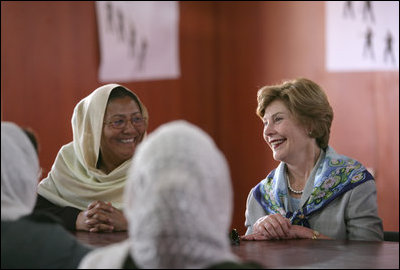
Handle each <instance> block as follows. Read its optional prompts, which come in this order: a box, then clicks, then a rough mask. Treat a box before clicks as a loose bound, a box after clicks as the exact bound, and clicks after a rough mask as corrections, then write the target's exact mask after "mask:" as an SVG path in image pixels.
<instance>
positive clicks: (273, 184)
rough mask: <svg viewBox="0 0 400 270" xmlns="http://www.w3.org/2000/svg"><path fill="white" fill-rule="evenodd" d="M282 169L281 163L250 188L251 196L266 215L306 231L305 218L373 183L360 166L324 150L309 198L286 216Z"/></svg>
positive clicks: (283, 168) (331, 151) (344, 157)
mask: <svg viewBox="0 0 400 270" xmlns="http://www.w3.org/2000/svg"><path fill="white" fill-rule="evenodd" d="M285 166H286V165H285V163H283V162H281V163H280V165H279V166H278V167H277V168H276V169H274V170H272V171H271V172H270V173H269V174H268V176H267V177H266V178H265V179H264V180H262V181H261V182H260V183H258V185H257V186H256V187H255V188H254V191H253V196H254V198H255V199H256V200H257V201H258V202H259V203H260V205H261V206H262V207H263V209H264V210H265V211H266V213H267V214H268V215H269V214H276V213H279V214H281V215H282V216H285V217H287V218H289V219H290V221H291V223H292V224H295V225H301V226H305V227H310V225H309V223H308V218H309V217H310V216H311V215H312V214H313V213H315V212H317V211H319V210H322V209H323V208H324V207H325V206H327V205H328V204H329V203H330V202H331V201H333V200H334V199H335V198H337V197H339V196H341V195H343V194H344V193H346V192H347V191H349V190H351V189H353V188H354V187H356V186H358V185H360V184H362V183H364V182H366V181H368V180H373V179H374V178H373V176H372V175H371V174H370V173H369V172H368V171H367V170H366V168H365V167H364V166H363V165H362V164H361V163H359V162H358V161H356V160H354V159H351V158H348V157H346V156H343V155H339V154H337V153H336V152H335V150H333V149H332V148H331V147H328V148H327V149H326V154H325V158H324V159H323V160H322V161H321V162H320V163H319V167H318V168H316V169H317V171H316V173H315V180H314V186H313V190H312V192H311V195H310V196H309V198H308V199H307V201H306V203H304V205H303V206H302V207H301V208H300V209H298V210H296V211H294V212H290V211H286V210H285V205H284V203H283V202H284V201H285V198H288V196H289V194H288V191H287V184H286V181H285V176H284V172H285ZM286 201H287V200H286Z"/></svg>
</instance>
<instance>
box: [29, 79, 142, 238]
mask: <svg viewBox="0 0 400 270" xmlns="http://www.w3.org/2000/svg"><path fill="white" fill-rule="evenodd" d="M147 125H148V113H147V110H146V107H145V106H144V105H143V104H142V102H141V101H140V100H139V98H138V97H137V95H135V94H134V93H133V92H131V91H130V90H129V89H127V88H126V87H123V86H121V85H118V84H107V85H104V86H102V87H99V88H97V89H96V90H95V91H93V92H92V93H91V94H90V95H89V96H87V97H86V98H84V99H83V100H81V101H80V102H79V103H78V104H77V105H76V107H75V109H74V113H73V116H72V130H73V141H72V142H70V143H68V144H66V145H64V146H63V147H62V148H61V150H60V151H59V153H58V155H57V158H56V160H55V162H54V164H53V167H52V169H51V171H50V173H49V174H48V176H47V178H45V179H43V180H42V181H41V182H40V184H39V188H38V193H39V195H40V196H39V197H38V203H37V205H36V207H35V209H40V210H46V211H49V212H52V213H53V214H55V215H57V216H59V217H60V218H61V219H62V220H63V222H64V225H65V226H66V228H67V229H69V230H86V231H91V232H99V231H123V230H126V229H127V223H126V219H125V217H124V215H123V212H122V195H123V188H124V186H125V182H126V177H127V170H128V168H129V165H130V162H131V158H132V156H133V154H134V152H135V149H136V146H137V145H138V144H139V143H140V142H141V141H142V140H143V138H144V137H145V136H146V130H147Z"/></svg>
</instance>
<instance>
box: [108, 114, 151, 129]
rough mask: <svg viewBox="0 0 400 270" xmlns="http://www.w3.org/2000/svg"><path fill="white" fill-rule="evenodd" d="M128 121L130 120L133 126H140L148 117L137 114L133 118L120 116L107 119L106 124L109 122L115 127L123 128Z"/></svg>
mask: <svg viewBox="0 0 400 270" xmlns="http://www.w3.org/2000/svg"><path fill="white" fill-rule="evenodd" d="M128 121H130V122H131V124H132V125H133V126H135V127H140V126H141V125H143V124H144V122H145V121H146V118H144V117H142V116H135V117H132V118H131V119H126V118H119V119H115V120H111V121H105V122H104V124H107V125H109V126H111V127H112V128H115V129H123V128H125V127H126V125H127V124H128Z"/></svg>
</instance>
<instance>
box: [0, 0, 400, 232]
mask: <svg viewBox="0 0 400 270" xmlns="http://www.w3.org/2000/svg"><path fill="white" fill-rule="evenodd" d="M324 12H325V9H324V2H250V1H246V2H208V1H207V2H181V3H180V16H181V17H180V29H179V32H180V45H179V46H180V62H181V71H182V75H181V77H180V78H179V79H177V80H159V81H146V82H132V83H123V84H124V85H126V86H127V87H128V88H130V89H132V90H134V91H136V92H137V93H138V95H139V96H140V98H141V99H142V100H143V102H144V103H145V104H146V106H147V107H148V109H149V112H150V126H149V131H150V132H151V131H152V130H154V129H155V128H156V127H158V126H159V125H160V124H162V123H165V122H168V121H171V120H174V119H179V118H182V119H187V120H189V121H191V122H193V123H194V124H197V125H199V126H200V127H201V128H203V129H204V130H205V131H207V132H208V133H209V134H210V135H211V136H212V137H213V138H214V139H215V141H216V142H217V144H218V146H219V147H220V148H221V150H222V151H223V152H224V153H225V155H226V156H227V159H228V161H229V164H230V167H231V174H232V180H233V186H234V191H235V212H234V218H233V222H232V227H235V228H237V229H238V230H239V233H244V231H245V229H244V226H243V223H244V211H245V203H246V197H247V194H248V192H249V190H250V188H251V187H253V186H254V185H255V184H256V183H258V182H259V181H260V180H261V179H262V178H264V177H265V175H266V174H267V173H268V172H269V171H270V170H271V169H273V168H274V167H275V166H276V165H277V162H276V161H274V160H273V159H272V155H271V151H270V150H269V149H268V148H267V146H266V145H265V143H264V142H263V139H262V125H261V122H260V120H259V119H258V118H257V116H256V115H255V107H256V92H257V90H258V88H259V87H261V86H263V85H265V84H272V83H277V82H280V81H281V80H283V79H289V78H293V77H297V76H304V77H308V78H310V79H312V80H315V81H316V82H318V83H319V84H320V85H321V86H322V87H323V88H324V89H325V90H326V91H327V94H328V97H329V100H330V102H331V105H332V107H333V109H334V113H335V116H334V121H333V126H332V130H331V141H330V145H331V146H332V147H333V148H334V149H335V150H337V152H339V153H342V154H345V155H348V156H351V157H354V158H356V159H358V160H359V161H361V162H362V163H363V164H364V165H366V166H367V167H370V168H372V169H373V170H374V172H375V176H376V184H377V188H378V205H379V214H380V216H381V217H382V219H383V221H384V229H385V230H395V231H398V230H399V169H398V162H399V150H398V149H399V126H398V122H399V111H398V110H399V74H398V72H353V73H328V72H327V71H326V70H325V62H324V61H325V60H324V54H325V44H324V40H325V39H324V36H325V27H324V21H325V14H324ZM99 61H100V58H99V46H98V36H97V25H96V16H95V8H94V2H48V1H46V2H11V1H10V2H1V114H2V120H6V121H14V122H16V123H18V124H20V125H23V126H30V127H32V128H33V129H34V130H35V131H36V132H37V134H38V136H39V139H40V143H41V149H40V161H41V164H42V166H43V168H44V171H45V173H46V172H48V171H49V170H50V168H51V165H52V163H53V161H54V158H55V156H56V154H57V152H58V150H59V148H60V147H61V146H62V145H63V144H65V143H67V142H69V141H70V140H71V139H72V131H71V127H70V120H71V116H72V110H73V108H74V106H75V105H76V103H77V102H78V101H79V100H80V99H81V98H83V97H85V96H87V95H88V94H89V93H90V92H91V91H92V90H94V89H95V88H97V87H98V86H100V85H101V83H99V82H98V79H97V71H98V65H99Z"/></svg>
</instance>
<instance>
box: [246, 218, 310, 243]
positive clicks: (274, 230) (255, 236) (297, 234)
mask: <svg viewBox="0 0 400 270" xmlns="http://www.w3.org/2000/svg"><path fill="white" fill-rule="evenodd" d="M312 235H313V230H312V229H309V228H306V227H303V226H298V225H292V224H291V223H290V220H289V219H288V218H286V217H283V216H282V215H281V214H273V215H267V216H264V217H261V218H259V219H258V220H257V221H256V223H254V225H253V233H252V234H249V235H244V236H241V239H242V240H273V239H294V238H311V237H312Z"/></svg>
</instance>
